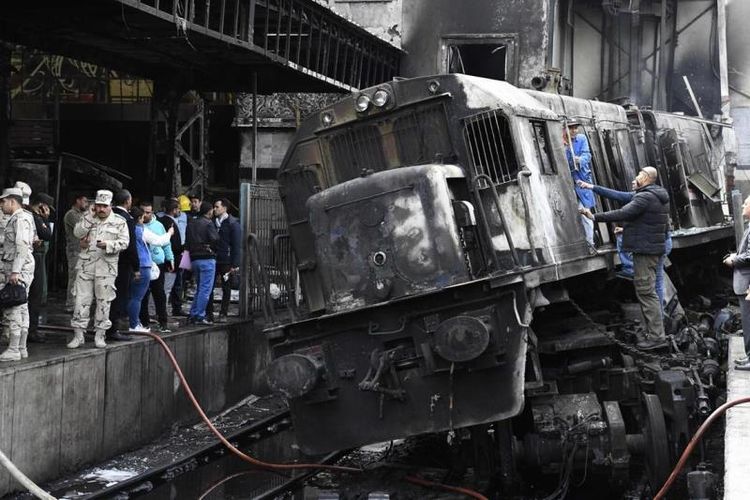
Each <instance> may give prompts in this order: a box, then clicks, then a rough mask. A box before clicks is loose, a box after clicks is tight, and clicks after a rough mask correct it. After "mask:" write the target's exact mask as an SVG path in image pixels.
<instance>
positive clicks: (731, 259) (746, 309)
mask: <svg viewBox="0 0 750 500" xmlns="http://www.w3.org/2000/svg"><path fill="white" fill-rule="evenodd" d="M742 216H743V217H744V218H745V219H750V196H748V197H747V198H745V203H743V204H742ZM724 264H725V265H727V266H729V267H731V268H732V269H733V273H732V289H733V291H734V294H735V295H737V300H738V301H739V303H740V313H741V317H742V336H743V337H744V340H745V356H743V357H742V358H739V359H736V360H734V364H735V365H736V368H737V370H743V371H750V359H749V358H748V354H750V302H748V300H747V297H746V295H747V294H748V288H750V227H749V228H747V229H745V232H744V234H743V235H742V239H741V240H740V243H739V245H738V246H737V252H736V253H733V254H731V255H728V256H727V257H726V258H725V259H724Z"/></svg>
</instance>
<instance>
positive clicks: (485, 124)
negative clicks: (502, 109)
mask: <svg viewBox="0 0 750 500" xmlns="http://www.w3.org/2000/svg"><path fill="white" fill-rule="evenodd" d="M464 142H465V143H466V149H467V150H468V152H469V160H470V162H471V166H472V167H473V170H474V173H475V174H476V175H480V174H485V175H487V176H488V177H489V178H490V179H492V182H493V183H494V184H496V185H497V184H502V183H504V182H511V181H515V180H516V176H517V175H518V161H517V160H516V152H515V148H514V147H513V136H512V134H511V131H510V124H509V123H508V118H506V117H505V116H504V115H502V114H501V113H499V112H498V111H497V110H492V111H487V112H485V113H480V114H478V115H475V116H472V117H469V118H467V119H466V120H465V125H464Z"/></svg>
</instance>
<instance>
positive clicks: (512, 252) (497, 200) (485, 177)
mask: <svg viewBox="0 0 750 500" xmlns="http://www.w3.org/2000/svg"><path fill="white" fill-rule="evenodd" d="M479 180H484V181H485V182H487V183H488V184H489V185H490V187H491V188H492V198H493V201H494V202H495V206H496V207H497V214H498V215H499V216H500V222H501V223H502V225H503V234H504V235H505V241H507V242H508V249H509V250H510V255H511V257H512V258H513V263H514V264H515V266H516V267H520V266H521V261H520V260H519V258H518V253H517V252H516V247H515V245H513V238H512V237H511V235H510V228H509V227H508V222H507V220H506V219H505V213H504V212H503V207H502V206H501V205H500V196H499V195H498V194H497V186H496V185H495V183H494V182H493V181H492V178H491V177H490V176H489V175H487V174H476V175H475V176H474V179H473V184H474V191H475V192H476V193H479V191H478V189H479V186H478V184H477V182H478V181H479ZM477 196H479V195H478V194H477ZM478 202H479V205H480V209H481V211H482V219H483V222H484V225H485V230H486V231H487V236H488V237H489V238H490V241H489V243H490V246H491V245H492V232H491V231H490V228H489V225H488V223H487V217H486V214H485V211H484V206H483V205H482V200H481V198H480V199H479V200H478ZM493 254H494V249H493ZM493 260H494V259H493Z"/></svg>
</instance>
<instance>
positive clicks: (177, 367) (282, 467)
mask: <svg viewBox="0 0 750 500" xmlns="http://www.w3.org/2000/svg"><path fill="white" fill-rule="evenodd" d="M132 333H133V334H135V335H144V336H147V337H151V338H152V339H154V340H155V341H156V342H157V343H158V344H159V345H160V346H161V348H162V349H163V350H164V352H165V353H166V354H167V357H168V358H169V361H170V363H172V367H173V368H174V371H175V373H177V376H178V377H179V379H180V384H181V385H182V389H183V390H184V391H185V394H186V395H187V396H188V399H190V402H191V403H192V404H193V406H194V407H195V411H197V412H198V415H200V417H201V419H202V420H203V422H205V424H206V425H207V426H208V428H209V429H210V430H211V432H212V433H213V434H214V435H215V436H216V437H217V438H218V439H219V441H221V443H222V444H223V445H224V446H226V448H227V449H228V450H229V451H230V452H231V453H233V454H234V455H236V456H237V457H239V458H240V459H241V460H244V461H245V462H248V463H250V464H252V465H255V466H256V467H262V468H265V469H272V470H290V469H323V470H331V471H337V472H364V470H363V469H358V468H355V467H343V466H339V465H325V464H275V463H270V462H264V461H262V460H258V459H257V458H253V457H251V456H250V455H247V454H245V453H243V452H242V451H241V450H239V449H237V448H236V447H235V446H234V445H232V443H230V442H229V441H227V439H226V438H225V437H224V436H223V435H222V434H221V432H219V430H218V429H217V428H216V427H215V426H214V425H213V423H212V422H211V419H209V418H208V416H207V415H206V413H205V412H204V411H203V408H202V407H201V405H200V403H198V400H197V399H196V398H195V395H194V394H193V391H192V389H191V388H190V386H189V385H188V383H187V380H186V379H185V375H184V374H183V373H182V369H181V368H180V365H179V363H177V359H176V358H175V357H174V354H173V353H172V350H171V349H170V348H169V346H168V345H167V344H166V342H164V340H162V338H161V337H159V336H158V335H156V334H155V333H150V332H132ZM243 474H244V473H239V474H236V475H232V476H230V477H228V478H226V479H225V480H226V481H228V480H230V479H232V478H234V477H237V476H239V475H243ZM404 479H405V480H406V481H408V482H410V483H413V484H417V485H420V486H427V487H431V488H441V489H443V490H446V491H452V492H454V493H461V494H463V495H466V496H468V497H470V498H475V499H476V500H487V497H485V496H484V495H482V494H480V493H477V492H476V491H474V490H471V489H469V488H462V487H458V486H450V485H447V484H442V483H436V482H433V481H428V480H426V479H422V478H419V477H416V476H406V477H405V478H404ZM222 482H223V481H222ZM217 486H218V485H217ZM210 491H211V490H209V491H207V492H206V494H208V493H210ZM204 496H205V495H204ZM49 498H52V497H49ZM45 500H46V499H45ZM52 500H54V499H52Z"/></svg>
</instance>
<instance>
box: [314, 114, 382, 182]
mask: <svg viewBox="0 0 750 500" xmlns="http://www.w3.org/2000/svg"><path fill="white" fill-rule="evenodd" d="M326 139H327V142H328V148H329V151H330V154H331V159H332V160H333V170H334V171H335V172H336V178H337V180H338V182H344V181H347V180H350V179H355V178H357V177H359V176H360V175H361V174H362V172H363V171H365V170H373V171H376V172H377V171H380V170H385V168H386V160H385V153H384V152H383V143H382V137H381V135H380V130H378V127H377V125H375V124H362V125H359V126H355V127H352V128H349V129H346V130H344V131H342V132H339V133H336V134H333V135H331V136H329V137H326Z"/></svg>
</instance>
